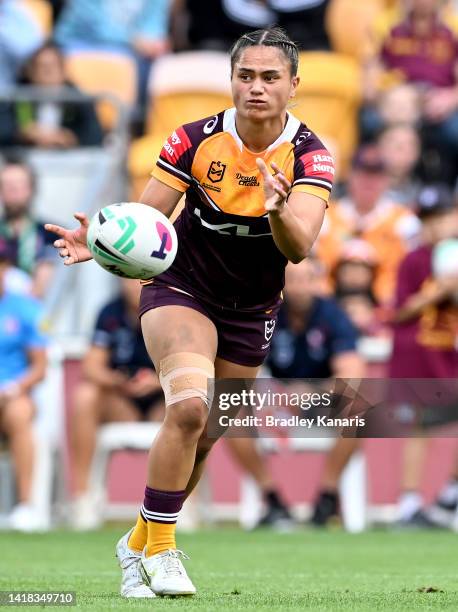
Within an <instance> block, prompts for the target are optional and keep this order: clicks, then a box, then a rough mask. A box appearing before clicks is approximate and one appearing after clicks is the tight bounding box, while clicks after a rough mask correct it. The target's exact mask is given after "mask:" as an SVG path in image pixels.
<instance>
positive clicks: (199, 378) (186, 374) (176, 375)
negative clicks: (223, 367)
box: [159, 352, 215, 408]
mask: <svg viewBox="0 0 458 612" xmlns="http://www.w3.org/2000/svg"><path fill="white" fill-rule="evenodd" d="M214 377H215V366H214V364H213V362H211V361H210V359H208V358H207V357H204V356H203V355H200V354H199V353H185V352H183V353H174V354H173V355H169V356H168V357H165V359H162V361H161V362H160V363H159V381H160V383H161V385H162V389H163V391H164V395H165V403H166V406H170V405H171V404H176V403H177V402H181V401H182V400H185V399H190V398H192V397H198V398H200V399H201V400H202V401H203V402H205V404H206V405H207V407H208V408H209V407H210V390H209V381H211V380H212V379H214Z"/></svg>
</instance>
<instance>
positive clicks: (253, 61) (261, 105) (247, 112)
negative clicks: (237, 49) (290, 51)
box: [231, 46, 299, 121]
mask: <svg viewBox="0 0 458 612" xmlns="http://www.w3.org/2000/svg"><path fill="white" fill-rule="evenodd" d="M290 70H291V65H290V62H289V60H288V58H287V57H286V56H285V55H284V53H283V52H282V51H281V50H280V49H277V48H276V47H266V46H255V47H248V48H247V49H245V50H244V51H243V52H242V53H241V55H240V57H239V60H238V62H236V64H235V67H234V73H233V75H232V82H231V83H232V96H233V99H234V104H235V107H236V109H237V114H238V115H239V116H242V117H244V118H246V119H251V120H252V121H266V120H268V119H272V118H275V117H279V116H281V115H282V114H283V113H284V112H285V111H286V106H287V104H288V102H289V100H290V99H291V98H293V97H294V94H295V91H296V87H297V85H298V83H299V78H298V77H294V76H291V71H290Z"/></svg>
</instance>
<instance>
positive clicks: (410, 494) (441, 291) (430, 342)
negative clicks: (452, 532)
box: [389, 185, 458, 526]
mask: <svg viewBox="0 0 458 612" xmlns="http://www.w3.org/2000/svg"><path fill="white" fill-rule="evenodd" d="M417 203H418V215H419V217H420V219H421V220H422V223H423V244H422V245H421V246H420V247H418V248H417V249H416V250H414V251H412V252H411V253H409V254H408V255H407V256H406V257H405V259H404V260H403V261H402V263H401V265H400V267H399V273H398V279H397V292H396V314H395V317H394V340H393V352H392V357H391V361H390V364H389V376H390V378H429V379H431V378H450V379H455V378H456V377H457V375H458V351H457V347H456V330H457V328H458V305H457V303H456V302H453V300H452V295H453V294H454V293H455V292H456V291H458V276H451V277H444V278H434V277H433V270H432V258H433V252H434V248H435V246H436V245H437V244H439V242H441V241H442V240H445V239H447V238H451V237H457V236H458V209H457V207H456V205H455V204H454V201H453V197H452V194H451V193H450V190H449V189H447V187H446V186H444V185H437V186H427V187H424V189H423V190H422V191H421V192H420V194H419V196H418V200H417ZM413 355H415V359H412V356H413ZM426 450H427V439H426V438H419V439H409V440H408V441H407V442H406V447H405V455H404V465H403V474H402V482H401V488H402V491H403V493H402V495H401V497H400V500H399V520H400V522H401V524H405V525H419V526H422V525H425V524H427V523H428V521H427V519H425V516H424V514H423V512H422V511H421V506H422V499H421V496H420V494H419V492H418V491H419V485H420V482H421V478H422V475H423V464H424V457H425V454H426Z"/></svg>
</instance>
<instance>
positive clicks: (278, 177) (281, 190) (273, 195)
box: [256, 157, 291, 213]
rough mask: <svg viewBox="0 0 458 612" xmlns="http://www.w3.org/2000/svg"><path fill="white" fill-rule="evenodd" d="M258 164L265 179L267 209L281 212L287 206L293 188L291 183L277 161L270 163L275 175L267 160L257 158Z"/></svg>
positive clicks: (272, 211)
mask: <svg viewBox="0 0 458 612" xmlns="http://www.w3.org/2000/svg"><path fill="white" fill-rule="evenodd" d="M256 164H257V166H258V168H259V170H260V171H261V174H262V178H263V181H264V185H263V187H264V194H265V196H266V201H265V204H264V206H265V209H266V211H267V212H268V213H279V212H281V211H282V210H283V208H284V206H285V202H286V198H287V197H288V194H289V191H290V189H291V183H290V182H289V181H288V179H287V178H286V176H285V175H284V174H283V172H282V170H281V168H280V167H279V166H277V164H276V163H275V162H272V163H271V164H270V165H271V168H272V170H273V171H274V174H273V175H272V174H271V173H270V172H269V169H268V168H267V166H266V163H265V161H264V160H263V159H261V158H260V157H258V158H257V159H256Z"/></svg>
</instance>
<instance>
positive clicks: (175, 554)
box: [141, 548, 196, 595]
mask: <svg viewBox="0 0 458 612" xmlns="http://www.w3.org/2000/svg"><path fill="white" fill-rule="evenodd" d="M180 557H182V558H183V559H189V557H187V556H186V555H185V554H184V553H183V552H182V551H181V550H174V549H172V548H170V549H169V550H166V551H164V552H161V553H158V554H157V555H152V556H151V557H145V551H143V555H142V560H141V566H142V574H143V577H144V579H145V582H146V581H148V584H149V585H150V586H151V589H152V590H153V591H154V592H155V593H156V595H194V593H195V592H196V587H195V586H194V585H193V584H192V582H191V580H190V579H189V576H188V574H187V573H186V570H185V568H184V567H183V564H182V563H181V560H180Z"/></svg>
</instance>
